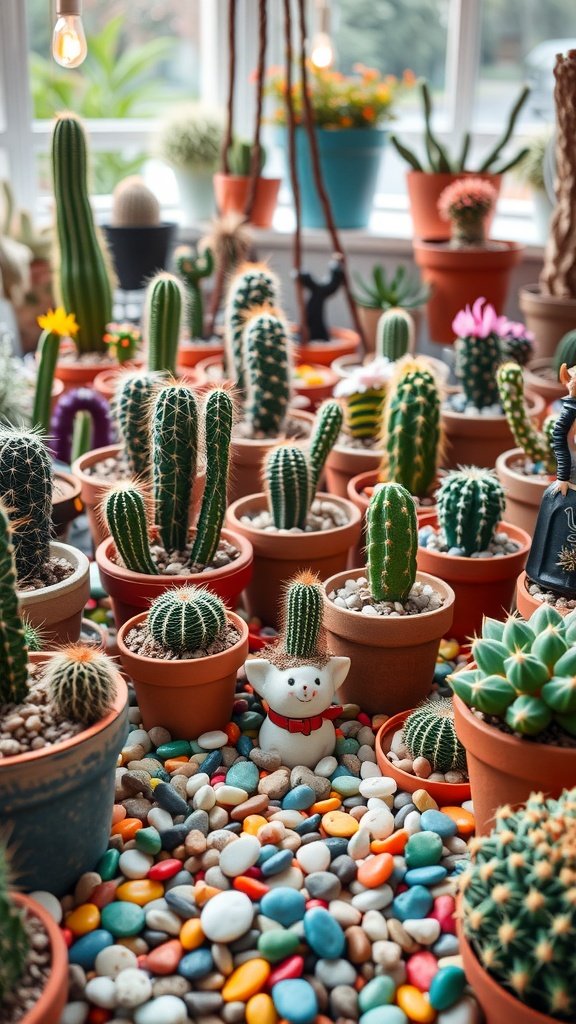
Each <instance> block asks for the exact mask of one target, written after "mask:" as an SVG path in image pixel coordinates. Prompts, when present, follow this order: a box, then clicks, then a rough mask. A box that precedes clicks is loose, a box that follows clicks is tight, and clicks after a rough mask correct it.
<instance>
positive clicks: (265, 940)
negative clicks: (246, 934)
mask: <svg viewBox="0 0 576 1024" xmlns="http://www.w3.org/2000/svg"><path fill="white" fill-rule="evenodd" d="M299 945H300V939H299V938H298V936H297V934H296V932H289V931H287V930H286V929H285V928H278V929H274V931H271V932H263V933H262V935H261V936H260V938H259V939H258V952H259V953H261V954H262V956H263V957H264V959H265V960H269V961H270V963H271V964H275V963H278V961H279V960H284V959H285V957H287V956H290V955H291V954H292V953H295V952H296V950H297V949H298V946H299Z"/></svg>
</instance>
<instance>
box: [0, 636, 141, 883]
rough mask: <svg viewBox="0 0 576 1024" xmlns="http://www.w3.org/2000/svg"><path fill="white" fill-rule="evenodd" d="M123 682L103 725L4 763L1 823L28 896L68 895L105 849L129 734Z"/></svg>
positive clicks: (36, 658)
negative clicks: (43, 893)
mask: <svg viewBox="0 0 576 1024" xmlns="http://www.w3.org/2000/svg"><path fill="white" fill-rule="evenodd" d="M48 657H50V656H49V655H45V654H32V655H30V660H31V661H33V662H35V663H36V664H37V663H38V662H42V661H45V660H47V658H48ZM116 684H117V692H116V699H115V701H114V707H113V709H112V711H111V712H110V714H108V715H107V716H106V717H105V718H103V719H102V720H101V721H100V722H97V723H96V724H95V725H91V726H89V727H88V728H86V729H84V730H83V731H82V732H80V733H78V735H76V736H73V737H72V739H69V740H64V741H63V742H62V743H57V744H55V745H54V746H52V747H44V748H42V749H41V750H34V751H31V752H29V753H26V754H18V755H16V756H14V757H5V758H2V759H1V760H0V822H1V823H2V828H3V831H4V833H5V834H6V835H7V837H8V843H9V845H10V849H12V850H14V857H13V866H14V872H15V880H16V883H17V885H18V888H19V889H21V890H23V891H25V892H30V891H33V890H36V889H44V890H48V891H49V892H52V893H54V895H55V896H63V895H64V894H65V893H66V892H68V891H69V890H71V889H73V888H74V886H75V885H76V882H77V881H78V879H79V878H80V875H82V874H84V872H86V871H91V870H92V869H93V868H94V867H95V865H96V864H97V863H98V861H99V859H100V857H101V856H102V855H103V854H104V853H105V851H106V848H107V846H108V838H109V834H110V823H111V820H112V808H113V806H114V781H115V775H116V766H117V761H118V754H119V753H120V751H121V749H122V747H123V745H124V743H125V740H126V736H127V735H128V689H127V686H126V683H125V681H124V679H123V678H122V676H120V675H119V674H118V675H117V677H116Z"/></svg>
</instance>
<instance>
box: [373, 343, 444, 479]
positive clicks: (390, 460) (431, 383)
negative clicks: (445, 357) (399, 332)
mask: <svg viewBox="0 0 576 1024" xmlns="http://www.w3.org/2000/svg"><path fill="white" fill-rule="evenodd" d="M383 439H384V450H385V456H384V461H383V463H382V467H381V469H380V478H381V479H382V480H389V481H391V482H393V483H398V484H402V486H403V487H405V488H406V489H407V490H408V491H410V494H413V495H415V496H416V497H418V498H425V497H426V496H427V495H428V494H429V493H430V490H431V488H432V487H433V485H434V482H435V480H436V476H437V472H438V461H439V457H440V452H441V417H440V392H439V390H438V385H437V383H436V380H435V378H434V376H433V374H432V373H430V371H429V370H428V369H427V368H426V367H425V365H424V364H422V363H420V362H418V361H414V362H411V361H410V362H407V363H405V364H404V365H403V366H402V367H401V368H400V370H399V373H398V376H397V377H396V380H395V381H392V383H391V384H390V389H389V395H388V401H387V406H386V414H385V419H384V428H383Z"/></svg>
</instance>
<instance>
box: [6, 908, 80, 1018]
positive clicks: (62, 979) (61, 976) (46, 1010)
mask: <svg viewBox="0 0 576 1024" xmlns="http://www.w3.org/2000/svg"><path fill="white" fill-rule="evenodd" d="M10 902H11V903H13V904H15V905H16V906H17V907H20V909H21V910H23V911H24V912H25V914H26V917H29V918H32V917H35V918H37V920H38V921H39V922H40V924H41V925H42V928H43V929H44V931H45V933H46V935H47V936H48V942H49V945H50V973H49V975H48V978H47V980H46V984H45V986H44V988H43V989H42V992H41V994H40V998H39V999H38V1001H37V1002H36V1003H35V1004H34V1006H33V1007H32V1009H31V1010H28V1012H27V1013H25V1014H24V1016H23V1017H21V1018H20V1024H59V1022H60V1017H61V1016H62V1013H63V1011H64V1007H65V1006H66V1003H67V1001H68V947H67V946H66V942H65V941H64V933H63V932H62V929H61V928H60V927H59V926H58V925H57V924H56V922H55V920H54V918H53V917H52V916H51V914H49V913H48V911H47V910H45V909H44V907H43V906H42V904H40V903H37V902H36V900H33V899H31V898H30V897H29V896H25V895H24V894H23V893H21V892H11V893H10Z"/></svg>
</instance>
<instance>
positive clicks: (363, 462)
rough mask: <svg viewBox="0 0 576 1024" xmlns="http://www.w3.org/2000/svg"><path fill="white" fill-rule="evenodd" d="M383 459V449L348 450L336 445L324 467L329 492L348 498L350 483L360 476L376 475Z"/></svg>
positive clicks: (343, 446)
mask: <svg viewBox="0 0 576 1024" xmlns="http://www.w3.org/2000/svg"><path fill="white" fill-rule="evenodd" d="M383 458H384V450H383V449H382V448H373V449H368V448H347V447H346V445H343V444H335V445H334V447H333V448H332V450H331V452H330V454H329V455H328V458H327V459H326V465H325V467H324V474H325V478H326V488H327V490H328V491H329V492H330V494H332V495H337V496H338V497H339V498H347V497H348V485H349V483H350V481H351V480H353V479H355V478H356V477H357V476H359V475H360V474H366V473H376V472H377V471H378V470H379V469H380V466H381V464H382V459H383Z"/></svg>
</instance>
